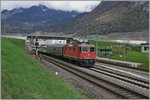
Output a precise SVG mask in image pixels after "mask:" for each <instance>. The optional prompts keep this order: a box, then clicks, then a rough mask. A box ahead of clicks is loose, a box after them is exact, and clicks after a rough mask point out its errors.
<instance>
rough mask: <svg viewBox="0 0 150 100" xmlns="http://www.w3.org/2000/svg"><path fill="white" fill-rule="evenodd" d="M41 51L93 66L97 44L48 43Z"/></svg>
mask: <svg viewBox="0 0 150 100" xmlns="http://www.w3.org/2000/svg"><path fill="white" fill-rule="evenodd" d="M38 51H39V52H41V53H45V54H50V55H52V56H55V57H59V58H62V59H67V60H69V61H72V62H76V63H79V64H80V65H82V66H86V67H88V66H89V67H91V66H93V65H94V64H95V57H96V53H95V46H94V45H90V44H87V43H80V42H76V43H70V44H66V45H64V44H63V45H62V44H47V45H45V46H43V47H42V46H41V47H40V48H39V50H38Z"/></svg>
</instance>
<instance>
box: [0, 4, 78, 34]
mask: <svg viewBox="0 0 150 100" xmlns="http://www.w3.org/2000/svg"><path fill="white" fill-rule="evenodd" d="M79 14H80V13H79V12H76V11H62V10H55V9H50V8H48V7H46V6H44V5H39V6H32V7H30V8H15V9H12V10H10V11H9V10H3V11H2V12H1V18H2V26H4V24H5V28H6V29H5V30H6V31H7V32H8V33H9V32H10V33H11V32H17V31H19V32H27V31H29V32H30V31H35V30H36V28H37V27H44V26H47V25H53V24H55V23H57V22H59V21H63V20H68V19H70V18H73V17H75V16H77V15H79ZM10 26H11V27H10ZM40 29H42V28H40ZM23 30H25V31H23ZM26 30H27V31H26ZM2 31H3V28H2Z"/></svg>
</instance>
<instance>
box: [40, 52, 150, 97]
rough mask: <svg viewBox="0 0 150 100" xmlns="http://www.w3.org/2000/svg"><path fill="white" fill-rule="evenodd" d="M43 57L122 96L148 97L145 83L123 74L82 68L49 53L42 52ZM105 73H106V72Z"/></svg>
mask: <svg viewBox="0 0 150 100" xmlns="http://www.w3.org/2000/svg"><path fill="white" fill-rule="evenodd" d="M41 58H42V59H45V60H47V61H49V62H51V63H53V64H55V65H57V66H59V67H61V68H63V69H65V70H67V71H69V72H71V73H73V74H75V75H77V76H79V77H82V78H83V79H85V80H87V81H89V82H91V83H92V84H95V85H97V86H100V87H103V88H105V89H107V90H108V91H111V92H113V93H115V94H116V95H119V96H121V98H128V99H148V98H149V94H148V93H149V92H148V91H149V89H148V87H147V85H144V83H140V82H137V81H136V82H135V80H132V81H131V79H127V78H125V77H124V78H122V77H123V76H117V75H116V74H113V73H110V72H108V71H104V70H103V73H102V71H101V72H100V69H97V68H90V69H87V68H82V67H78V66H76V65H73V64H70V63H67V62H64V61H60V60H58V59H55V58H52V57H49V56H47V55H43V54H41ZM104 73H105V74H104ZM133 83H134V84H133Z"/></svg>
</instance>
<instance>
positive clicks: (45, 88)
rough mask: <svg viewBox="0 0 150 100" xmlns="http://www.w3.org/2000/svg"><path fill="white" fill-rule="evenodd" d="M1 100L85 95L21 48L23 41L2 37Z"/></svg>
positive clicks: (78, 96)
mask: <svg viewBox="0 0 150 100" xmlns="http://www.w3.org/2000/svg"><path fill="white" fill-rule="evenodd" d="M1 40H2V46H1V48H2V67H1V69H2V74H1V75H2V79H1V94H2V98H3V99H21V98H22V99H34V98H35V99H41V98H42V99H82V98H86V96H85V95H84V94H83V93H82V92H81V91H80V92H79V91H77V90H76V89H74V88H73V87H71V86H70V85H68V84H67V83H66V82H64V81H63V80H62V79H60V78H59V77H57V76H56V75H54V74H53V73H52V72H51V71H50V69H48V68H46V67H44V66H43V65H42V64H40V63H39V62H38V61H37V60H35V59H33V58H32V57H31V56H30V55H29V54H27V52H26V51H25V45H24V41H23V40H19V39H7V38H2V39H1Z"/></svg>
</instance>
